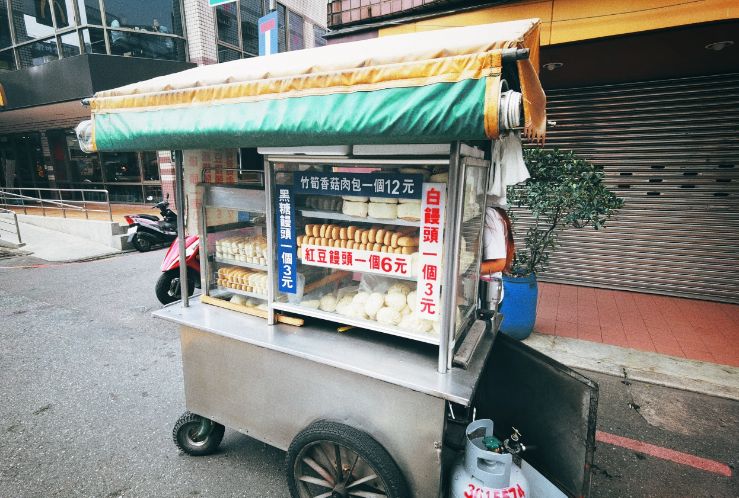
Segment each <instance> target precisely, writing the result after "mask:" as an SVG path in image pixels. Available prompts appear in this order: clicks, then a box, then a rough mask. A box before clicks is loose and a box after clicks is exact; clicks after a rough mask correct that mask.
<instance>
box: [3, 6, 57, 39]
mask: <svg viewBox="0 0 739 498" xmlns="http://www.w3.org/2000/svg"><path fill="white" fill-rule="evenodd" d="M42 3H43V5H42ZM44 5H45V6H46V7H44ZM49 5H50V4H49V3H46V2H40V1H38V0H14V1H13V2H12V3H11V7H12V9H13V10H12V12H13V14H12V15H13V24H14V26H15V36H16V39H17V42H18V43H20V42H24V41H28V40H34V39H36V38H43V37H46V36H50V35H53V34H54V23H53V22H52V19H51V10H50V8H49Z"/></svg>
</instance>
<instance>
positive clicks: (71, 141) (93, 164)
mask: <svg viewBox="0 0 739 498" xmlns="http://www.w3.org/2000/svg"><path fill="white" fill-rule="evenodd" d="M64 144H65V145H66V148H67V155H68V157H69V180H70V181H72V182H85V183H90V182H91V183H100V182H102V181H103V175H102V171H101V170H100V156H99V155H98V154H87V153H85V152H82V149H80V144H79V142H78V141H77V135H76V134H75V133H74V130H67V131H66V133H65V142H64ZM60 152H61V154H63V153H64V152H63V151H58V150H56V149H55V148H52V154H53V155H54V158H55V160H56V158H57V155H58V154H60Z"/></svg>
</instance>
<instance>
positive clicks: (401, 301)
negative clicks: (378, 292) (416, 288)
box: [385, 292, 406, 312]
mask: <svg viewBox="0 0 739 498" xmlns="http://www.w3.org/2000/svg"><path fill="white" fill-rule="evenodd" d="M405 299H406V297H405V294H401V293H400V292H392V293H389V294H385V306H387V307H389V308H393V309H395V310H397V311H398V312H400V310H402V309H403V308H405V304H406V303H405Z"/></svg>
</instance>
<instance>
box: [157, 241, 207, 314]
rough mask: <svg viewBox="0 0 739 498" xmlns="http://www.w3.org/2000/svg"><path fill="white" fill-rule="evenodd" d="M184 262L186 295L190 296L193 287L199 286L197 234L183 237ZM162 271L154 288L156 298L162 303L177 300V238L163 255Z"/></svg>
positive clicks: (178, 296)
mask: <svg viewBox="0 0 739 498" xmlns="http://www.w3.org/2000/svg"><path fill="white" fill-rule="evenodd" d="M185 262H186V264H187V295H188V296H192V294H193V292H195V287H197V288H200V238H199V237H198V236H197V235H189V236H188V237H187V238H186V239H185ZM162 272H163V273H162V276H161V277H159V280H157V284H156V286H155V288H154V291H155V292H156V295H157V299H159V302H161V303H162V304H169V303H173V302H175V301H179V300H180V299H181V297H182V295H181V289H180V287H181V286H180V246H179V239H175V240H174V242H172V245H171V246H169V249H168V250H167V254H165V255H164V261H162Z"/></svg>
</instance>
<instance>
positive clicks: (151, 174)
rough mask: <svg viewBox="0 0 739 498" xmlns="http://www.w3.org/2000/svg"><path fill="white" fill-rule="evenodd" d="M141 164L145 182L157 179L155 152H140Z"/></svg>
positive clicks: (157, 168) (157, 164)
mask: <svg viewBox="0 0 739 498" xmlns="http://www.w3.org/2000/svg"><path fill="white" fill-rule="evenodd" d="M141 165H142V166H143V169H144V181H145V182H150V181H157V180H159V159H158V158H157V153H156V152H151V151H149V152H142V153H141Z"/></svg>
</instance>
